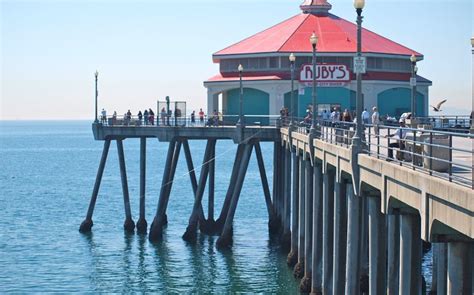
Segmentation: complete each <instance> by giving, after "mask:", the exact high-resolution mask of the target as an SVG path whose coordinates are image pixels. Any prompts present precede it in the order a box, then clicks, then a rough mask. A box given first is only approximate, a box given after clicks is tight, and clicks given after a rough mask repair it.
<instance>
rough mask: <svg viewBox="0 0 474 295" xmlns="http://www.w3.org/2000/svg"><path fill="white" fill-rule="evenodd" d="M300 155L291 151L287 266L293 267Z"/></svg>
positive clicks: (296, 243) (295, 257) (295, 259)
mask: <svg viewBox="0 0 474 295" xmlns="http://www.w3.org/2000/svg"><path fill="white" fill-rule="evenodd" d="M299 163H300V156H299V153H298V152H293V187H292V202H291V250H290V253H289V254H288V259H287V263H288V266H290V267H294V266H295V264H296V262H297V261H298V220H299V216H298V208H299V199H298V194H299V185H300V169H299Z"/></svg>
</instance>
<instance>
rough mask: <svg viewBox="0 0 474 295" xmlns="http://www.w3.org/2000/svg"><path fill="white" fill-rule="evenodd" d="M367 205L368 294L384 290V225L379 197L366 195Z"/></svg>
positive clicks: (380, 292) (385, 249)
mask: <svg viewBox="0 0 474 295" xmlns="http://www.w3.org/2000/svg"><path fill="white" fill-rule="evenodd" d="M366 198H367V201H368V207H369V294H383V293H384V292H385V290H386V286H385V283H386V275H385V273H386V268H385V263H386V251H387V248H386V244H385V241H386V236H385V233H386V230H385V229H386V227H385V216H384V215H383V214H382V212H381V211H380V209H381V204H380V197H373V196H368V197H366Z"/></svg>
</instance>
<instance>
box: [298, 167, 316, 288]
mask: <svg viewBox="0 0 474 295" xmlns="http://www.w3.org/2000/svg"><path fill="white" fill-rule="evenodd" d="M305 163H306V171H305V173H306V175H305V177H306V181H305V186H306V191H305V201H304V204H305V217H304V220H305V225H304V229H305V233H304V276H303V279H302V280H301V283H300V291H301V292H302V293H309V292H311V272H312V267H313V265H312V254H313V253H312V246H313V166H312V165H311V159H309V158H308V159H306V161H305Z"/></svg>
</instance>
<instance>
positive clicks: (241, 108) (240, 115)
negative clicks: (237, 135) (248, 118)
mask: <svg viewBox="0 0 474 295" xmlns="http://www.w3.org/2000/svg"><path fill="white" fill-rule="evenodd" d="M237 70H238V71H239V81H240V97H239V104H240V106H239V123H238V124H239V125H240V126H241V127H244V114H243V99H244V88H243V87H242V72H243V71H244V67H243V66H242V65H241V64H239V66H238V67H237Z"/></svg>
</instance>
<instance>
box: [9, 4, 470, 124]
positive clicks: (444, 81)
mask: <svg viewBox="0 0 474 295" xmlns="http://www.w3.org/2000/svg"><path fill="white" fill-rule="evenodd" d="M301 2H303V1H302V0H273V1H270V0H258V1H257V0H253V1H250V0H225V1H217V0H194V1H193V0H188V1H176V0H174V1H171V0H155V1H106V0H102V1H32V0H31V1H9V0H3V1H2V0H0V3H1V4H0V5H1V6H0V9H1V17H0V26H1V40H0V44H1V48H0V50H1V60H0V62H1V85H0V88H1V104H0V119H89V118H93V115H94V114H93V112H94V72H95V70H96V69H98V70H99V73H100V75H99V105H100V107H105V108H106V109H107V110H108V111H109V112H112V111H113V110H117V112H118V113H119V114H123V113H124V112H125V111H126V110H127V109H129V108H130V109H131V110H132V112H133V113H136V112H137V111H138V109H143V108H148V107H155V105H156V101H157V99H160V100H163V99H164V97H165V96H166V95H169V96H170V97H171V99H172V100H186V101H187V102H188V110H189V109H197V108H199V107H203V108H204V107H205V106H206V97H207V95H206V90H205V88H204V86H203V84H202V83H203V81H204V80H206V79H207V78H209V77H211V76H213V75H215V74H217V72H218V67H217V65H216V64H213V63H212V59H211V54H212V53H213V52H216V51H218V50H220V49H222V48H224V47H226V46H228V45H230V44H232V43H235V42H237V41H239V40H241V39H243V38H245V37H248V36H250V35H252V34H254V33H257V32H259V31H261V30H263V29H266V28H268V27H269V26H272V25H274V24H276V23H278V22H280V21H282V20H284V19H287V18H289V17H291V16H293V15H295V14H298V13H300V9H299V5H300V3H301ZM329 2H330V3H331V4H332V5H333V9H332V10H331V12H332V13H333V14H336V15H338V16H340V17H342V18H345V19H348V20H350V21H353V20H354V19H355V11H354V9H353V6H352V1H351V0H332V1H329ZM364 16H365V19H364V26H365V27H366V28H368V29H370V30H372V31H375V32H376V33H379V34H381V35H383V36H385V37H388V38H390V39H392V40H394V41H396V42H399V43H401V44H403V45H406V46H408V47H410V48H412V49H414V50H416V51H418V52H421V53H423V54H424V55H425V60H424V61H422V62H420V64H419V74H420V75H422V76H424V77H426V78H428V79H430V80H432V81H433V86H432V87H431V88H430V94H431V95H430V99H431V102H432V103H435V102H437V101H438V100H440V99H442V98H447V99H448V103H447V104H446V111H445V113H448V112H456V113H463V114H469V112H470V110H471V109H472V100H473V96H472V83H473V82H472V80H473V78H472V66H473V63H472V55H471V46H470V42H469V39H470V38H471V36H472V35H473V24H474V20H473V4H472V0H450V1H446V0H444V1H438V0H411V1H408V0H397V1H384V0H367V1H366V8H365V10H364Z"/></svg>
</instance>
